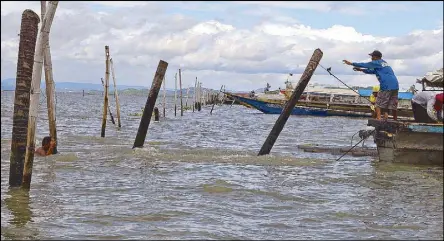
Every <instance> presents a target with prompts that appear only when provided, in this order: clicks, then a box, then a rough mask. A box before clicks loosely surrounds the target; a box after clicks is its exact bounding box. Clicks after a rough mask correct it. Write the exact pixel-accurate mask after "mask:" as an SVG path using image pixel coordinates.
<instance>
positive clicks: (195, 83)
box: [193, 77, 197, 113]
mask: <svg viewBox="0 0 444 241" xmlns="http://www.w3.org/2000/svg"><path fill="white" fill-rule="evenodd" d="M196 92H197V77H196V81H195V82H194V90H193V113H194V109H195V108H197V107H196Z"/></svg>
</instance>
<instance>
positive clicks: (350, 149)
mask: <svg viewBox="0 0 444 241" xmlns="http://www.w3.org/2000/svg"><path fill="white" fill-rule="evenodd" d="M375 131H376V129H374V130H372V132H370V135H368V136H367V137H366V138H362V139H361V140H360V141H359V142H358V143H356V144H355V145H354V146H353V147H352V148H350V149H348V151H346V152H345V153H344V154H342V156H341V157H339V158H338V159H336V161H339V160H341V158H342V157H344V156H345V155H347V153H349V152H350V151H351V150H353V148H355V147H356V146H357V145H359V143H361V142H362V141H364V140H366V139H367V138H369V137H370V136H371V135H372V134H373V132H375Z"/></svg>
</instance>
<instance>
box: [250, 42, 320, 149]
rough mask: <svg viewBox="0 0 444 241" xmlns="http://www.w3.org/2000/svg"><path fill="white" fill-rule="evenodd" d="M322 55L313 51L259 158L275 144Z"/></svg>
mask: <svg viewBox="0 0 444 241" xmlns="http://www.w3.org/2000/svg"><path fill="white" fill-rule="evenodd" d="M322 55H323V53H322V51H321V50H320V49H316V50H315V51H314V53H313V55H312V56H311V59H310V62H309V63H308V65H307V67H306V68H305V71H304V73H303V74H302V76H301V79H300V80H299V83H298V85H297V86H296V88H295V89H294V91H293V93H292V95H291V97H290V99H289V100H288V101H287V103H286V104H285V107H284V109H283V110H282V113H281V115H280V116H279V118H278V119H277V120H276V123H275V124H274V126H273V129H272V130H271V132H270V134H269V135H268V137H267V139H266V140H265V142H264V144H263V145H262V148H261V150H260V151H259V154H258V155H259V156H261V155H267V154H270V151H271V148H273V145H274V143H275V142H276V140H277V138H278V137H279V134H280V133H281V131H282V129H284V125H285V123H286V122H287V120H288V117H289V116H290V114H291V111H292V110H293V108H294V107H295V105H296V102H298V100H299V98H300V97H301V95H302V93H303V92H304V90H305V87H306V86H307V84H308V82H309V81H310V79H311V76H312V75H313V73H314V71H315V70H316V67H318V64H319V62H320V61H321V59H322Z"/></svg>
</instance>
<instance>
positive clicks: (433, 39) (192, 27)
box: [1, 1, 443, 91]
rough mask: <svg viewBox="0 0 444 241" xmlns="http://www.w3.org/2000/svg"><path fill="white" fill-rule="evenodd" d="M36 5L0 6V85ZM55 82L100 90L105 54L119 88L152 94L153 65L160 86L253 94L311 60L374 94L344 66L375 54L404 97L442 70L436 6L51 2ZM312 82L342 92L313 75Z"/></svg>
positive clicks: (10, 72)
mask: <svg viewBox="0 0 444 241" xmlns="http://www.w3.org/2000/svg"><path fill="white" fill-rule="evenodd" d="M25 9H31V10H33V11H35V12H36V13H37V14H39V15H40V2H39V1H35V2H25V1H24V2H12V1H2V2H1V79H2V80H3V79H6V78H15V75H16V70H17V51H18V43H19V36H18V34H19V32H20V21H21V14H22V13H23V11H24V10H25ZM50 45H51V55H52V63H53V72H54V79H55V82H56V84H57V83H58V82H83V83H101V82H100V78H102V77H104V75H105V51H104V50H105V47H104V46H105V45H108V46H109V48H110V55H111V58H112V59H113V62H114V69H115V73H116V81H117V84H120V85H139V86H146V87H150V86H151V83H152V80H153V77H154V73H155V71H156V69H157V65H158V63H159V60H164V61H166V62H168V63H169V65H168V69H167V73H166V87H167V88H174V87H175V80H174V76H175V73H176V72H177V71H178V69H179V68H180V69H181V72H182V86H183V87H184V88H186V87H190V86H194V81H195V79H196V77H197V78H198V80H199V81H201V82H202V83H203V84H202V85H203V87H207V88H213V89H219V88H220V86H221V85H225V86H226V89H230V90H245V91H249V90H253V89H258V88H263V87H265V85H266V83H270V85H271V89H277V88H278V87H281V88H284V87H285V84H284V82H285V81H286V80H287V77H288V74H289V73H292V74H293V76H292V77H291V79H290V80H291V81H293V82H297V81H298V80H299V77H300V76H301V74H302V72H303V71H304V69H305V66H306V64H307V62H308V60H309V59H310V57H311V55H312V54H313V51H314V50H315V49H316V48H320V49H321V50H322V51H323V53H324V55H323V58H322V60H321V64H322V65H323V66H324V67H332V73H333V74H335V75H336V76H338V77H339V78H340V79H341V80H342V81H343V82H345V83H347V84H348V85H359V86H370V85H377V84H378V82H377V79H376V77H375V76H374V75H366V74H363V73H360V72H354V71H353V70H352V68H351V67H350V66H347V65H344V64H343V63H342V60H344V59H347V60H349V61H353V62H366V61H369V60H370V59H369V56H368V53H370V52H372V51H373V50H375V49H378V50H380V51H381V52H382V54H383V59H385V60H386V61H387V62H388V64H389V65H390V66H391V67H392V68H393V70H394V72H395V74H396V75H397V77H398V80H399V83H400V87H401V89H408V88H409V87H410V86H411V85H413V84H414V83H415V81H416V78H420V77H422V76H423V75H424V74H425V73H426V72H430V71H434V70H436V69H438V68H442V66H443V2H442V1H436V2H426V1H421V2H419V1H418V2H406V1H402V2H368V1H366V2H358V1H354V2H334V1H325V2H303V1H300V2H296V1H285V2H279V1H236V2H210V1H207V2H198V1H182V2H130V1H122V2H111V1H88V2H63V1H61V2H59V5H58V7H57V11H56V13H55V18H54V21H53V24H52V27H51V33H50ZM310 83H318V84H326V85H332V86H338V87H343V85H342V84H341V83H340V82H339V81H337V80H336V79H334V78H333V77H331V76H329V74H328V73H327V72H326V71H325V70H323V69H322V68H320V67H318V68H317V69H316V71H315V74H314V75H313V77H312V79H311V80H310Z"/></svg>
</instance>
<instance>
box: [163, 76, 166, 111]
mask: <svg viewBox="0 0 444 241" xmlns="http://www.w3.org/2000/svg"><path fill="white" fill-rule="evenodd" d="M165 83H166V81H165V77H163V118H165V117H166V115H165V114H166V87H165Z"/></svg>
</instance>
